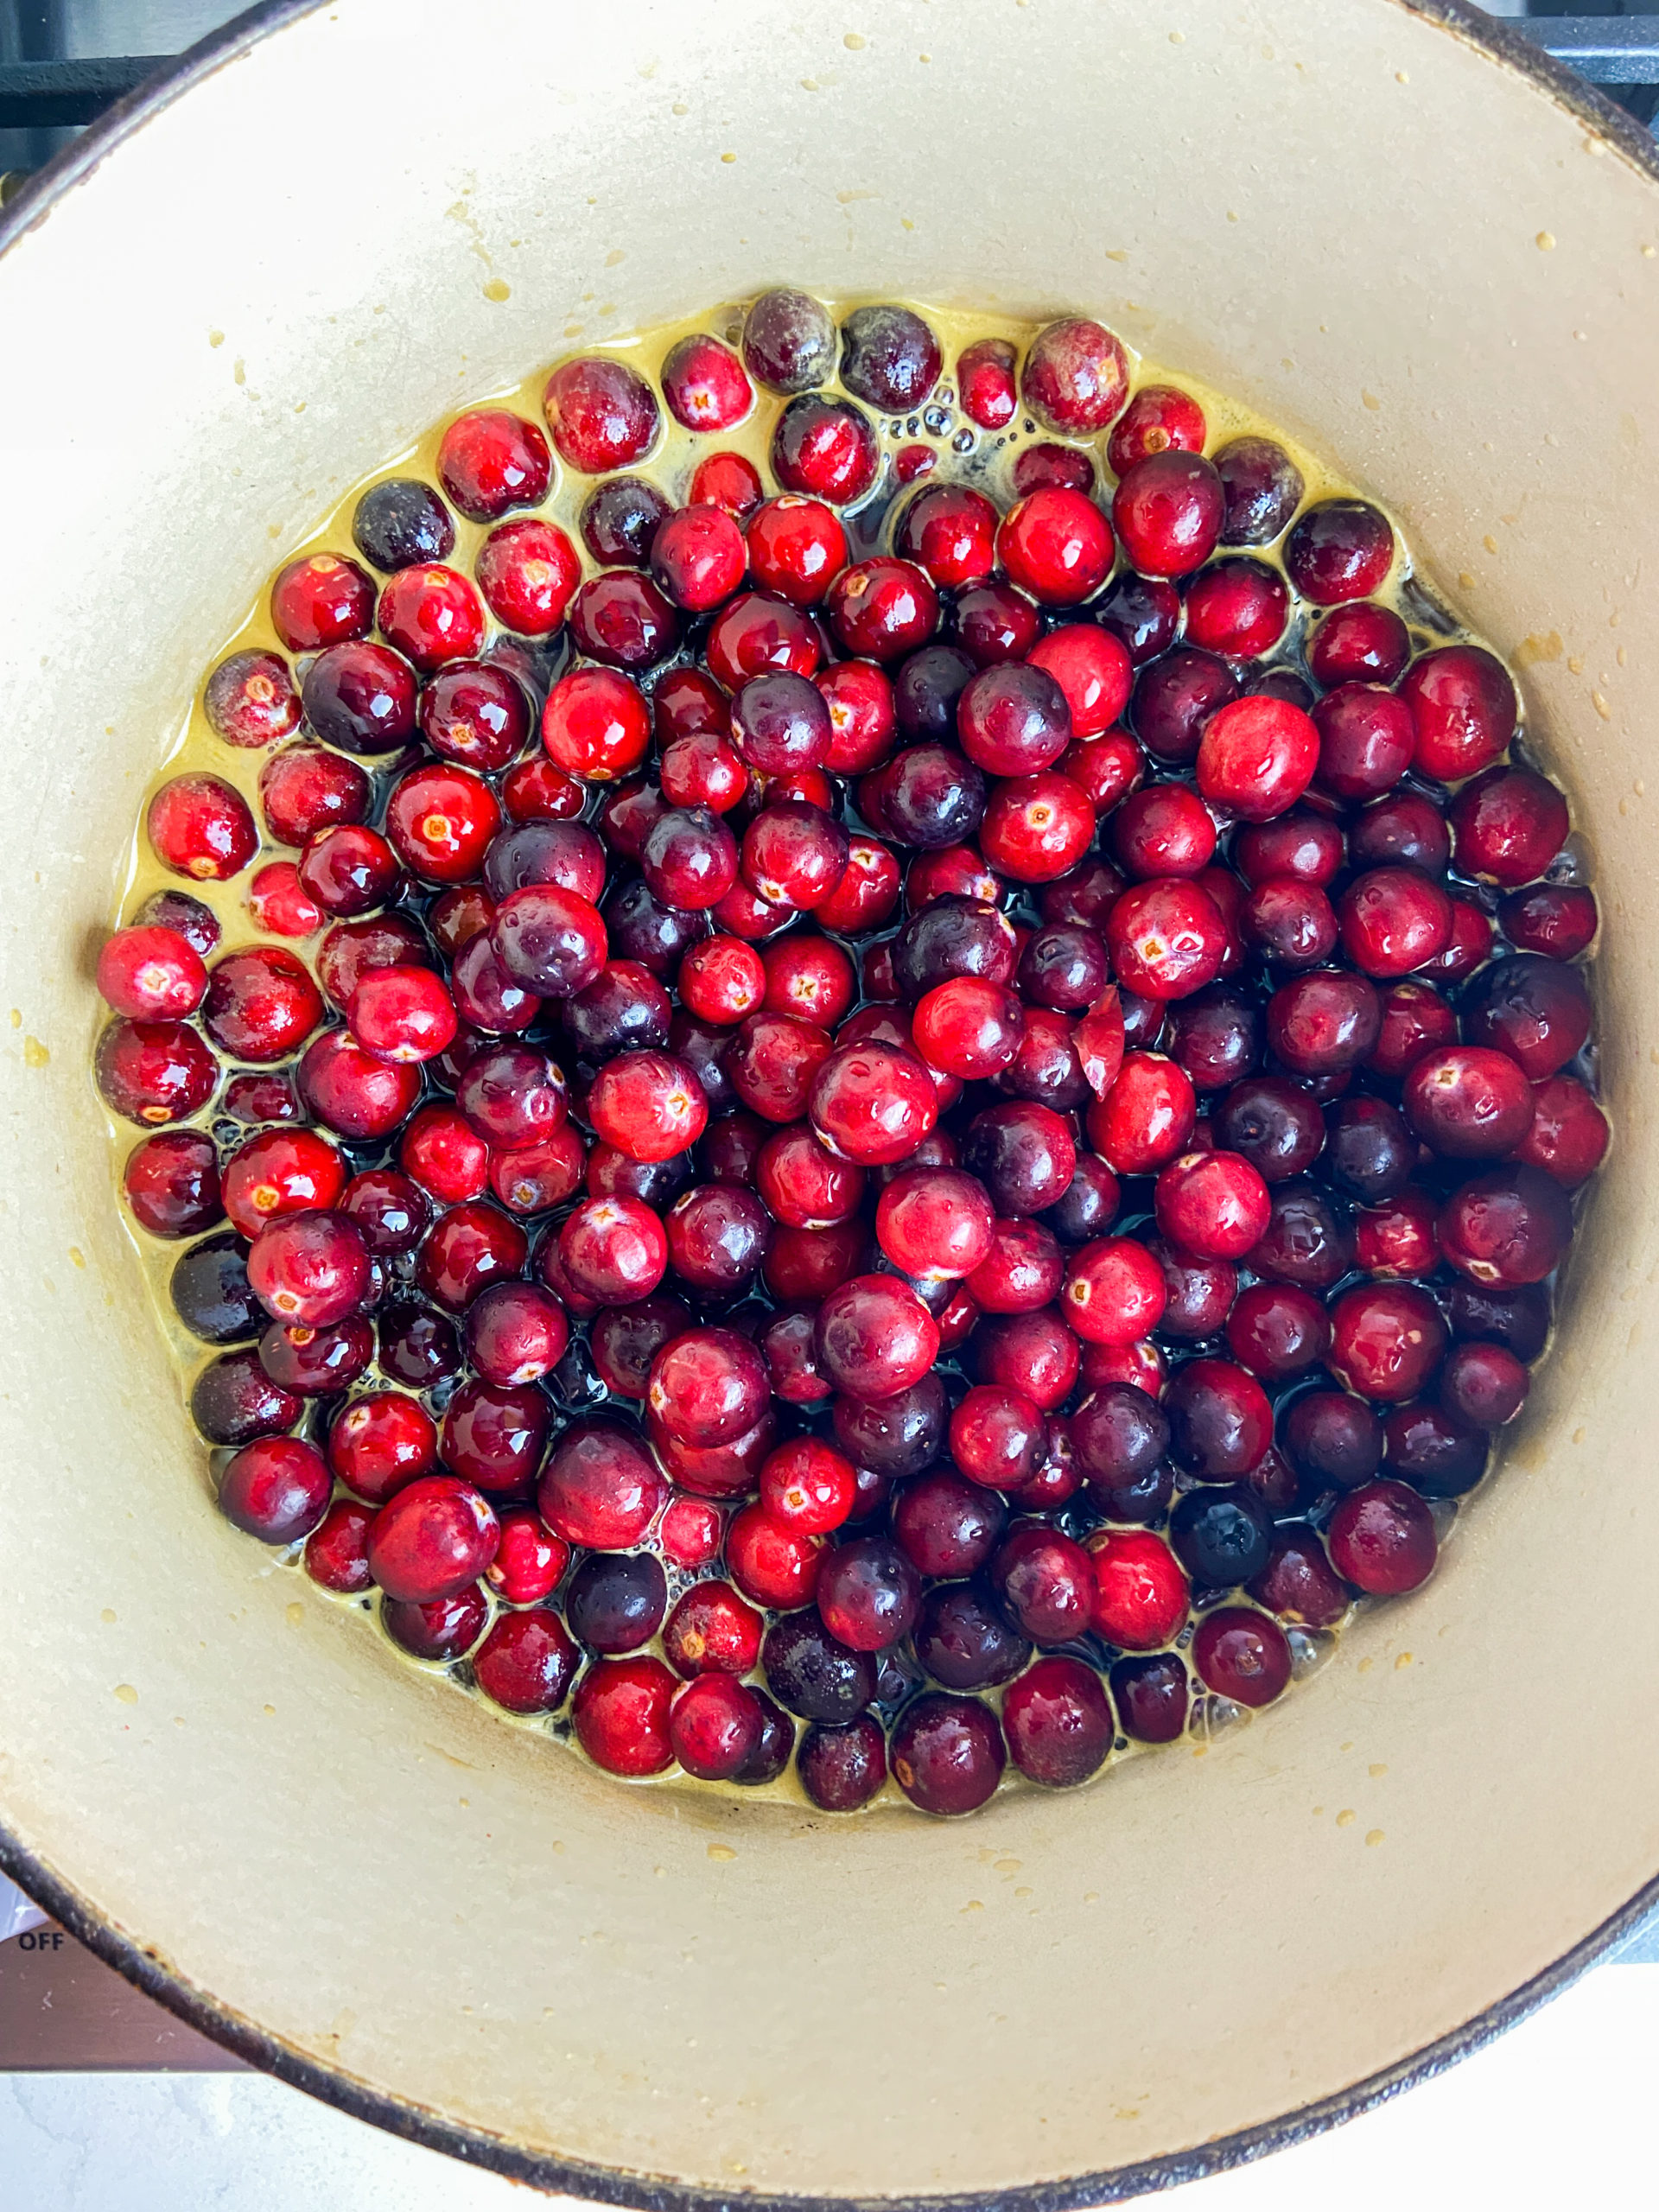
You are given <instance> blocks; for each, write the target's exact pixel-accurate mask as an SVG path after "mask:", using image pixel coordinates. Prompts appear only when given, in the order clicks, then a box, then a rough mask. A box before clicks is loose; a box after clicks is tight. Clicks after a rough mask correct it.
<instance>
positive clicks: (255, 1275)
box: [248, 1209, 371, 1329]
mask: <svg viewBox="0 0 1659 2212" xmlns="http://www.w3.org/2000/svg"><path fill="white" fill-rule="evenodd" d="M248 1281H249V1283H250V1284H251V1287H252V1289H253V1294H254V1295H255V1297H256V1298H257V1300H259V1303H260V1304H261V1305H262V1306H264V1309H265V1311H266V1312H267V1313H269V1314H270V1315H271V1316H272V1317H273V1319H276V1320H278V1321H293V1322H297V1323H300V1324H302V1325H304V1326H305V1327H308V1328H312V1329H324V1328H327V1326H328V1325H330V1323H332V1322H334V1321H343V1320H344V1319H346V1316H347V1314H349V1313H355V1312H356V1311H357V1309H358V1308H359V1306H361V1305H362V1304H363V1303H364V1300H365V1298H366V1296H367V1294H368V1291H369V1286H370V1281H371V1274H370V1265H369V1254H368V1247H367V1246H366V1245H365V1243H364V1242H363V1237H362V1233H361V1231H360V1230H359V1229H358V1226H357V1224H356V1223H355V1222H353V1221H352V1220H350V1219H348V1218H347V1217H346V1215H344V1214H340V1213H330V1212H325V1211H321V1210H320V1209H319V1210H314V1211H307V1212H305V1213H294V1214H287V1215H283V1216H282V1217H279V1218H277V1219H276V1220H274V1221H270V1222H268V1223H267V1224H266V1225H265V1227H264V1229H262V1230H260V1232H259V1234H258V1236H256V1237H255V1239H254V1240H253V1249H251V1252H250V1253H249V1254H248Z"/></svg>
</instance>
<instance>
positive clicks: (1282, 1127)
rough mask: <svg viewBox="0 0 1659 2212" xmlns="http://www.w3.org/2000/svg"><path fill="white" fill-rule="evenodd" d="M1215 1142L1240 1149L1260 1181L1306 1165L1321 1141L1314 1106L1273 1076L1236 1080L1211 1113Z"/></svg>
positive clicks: (1302, 1169)
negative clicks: (1213, 1114)
mask: <svg viewBox="0 0 1659 2212" xmlns="http://www.w3.org/2000/svg"><path fill="white" fill-rule="evenodd" d="M1215 1137H1216V1141H1217V1144H1219V1145H1222V1146H1224V1147H1226V1148H1227V1149H1228V1150H1230V1151H1233V1152H1237V1153H1242V1154H1243V1156H1244V1158H1245V1159H1246V1160H1249V1163H1250V1165H1251V1166H1253V1167H1254V1168H1255V1171H1256V1173H1258V1174H1259V1175H1260V1176H1261V1177H1262V1179H1263V1180H1264V1181H1265V1182H1268V1183H1281V1182H1283V1181H1285V1180H1286V1179H1287V1178H1288V1177H1290V1176H1293V1175H1300V1174H1302V1173H1305V1172H1306V1169H1307V1168H1309V1167H1310V1166H1312V1165H1313V1161H1314V1160H1316V1159H1317V1158H1318V1157H1319V1151H1320V1148H1321V1147H1322V1146H1323V1144H1324V1142H1325V1128H1324V1124H1323V1122H1322V1121H1321V1119H1320V1116H1319V1108H1318V1107H1317V1105H1316V1104H1315V1103H1314V1102H1313V1099H1312V1098H1310V1097H1309V1096H1308V1094H1307V1093H1306V1091H1305V1090H1300V1088H1299V1087H1298V1086H1297V1085H1295V1084H1289V1083H1286V1082H1284V1081H1282V1080H1281V1078H1279V1077H1274V1076H1256V1077H1250V1078H1249V1079H1247V1080H1246V1081H1244V1082H1242V1083H1239V1084H1235V1085H1234V1087H1233V1088H1232V1090H1230V1091H1229V1092H1228V1094H1227V1096H1226V1097H1225V1098H1224V1100H1223V1102H1222V1104H1221V1107H1220V1109H1219V1111H1218V1113H1217V1116H1216V1117H1215Z"/></svg>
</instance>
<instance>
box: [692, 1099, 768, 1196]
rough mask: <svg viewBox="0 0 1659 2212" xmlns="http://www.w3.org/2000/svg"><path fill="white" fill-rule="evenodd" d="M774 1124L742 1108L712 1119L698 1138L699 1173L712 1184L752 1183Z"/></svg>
mask: <svg viewBox="0 0 1659 2212" xmlns="http://www.w3.org/2000/svg"><path fill="white" fill-rule="evenodd" d="M772 1133H773V1124H772V1123H771V1122H763V1121H762V1120H761V1119H760V1116H759V1115H758V1114H750V1113H747V1112H745V1111H743V1110H742V1109H739V1111H738V1112H736V1113H735V1114H725V1115H722V1116H721V1117H720V1119H719V1120H718V1121H711V1122H709V1126H708V1128H706V1129H705V1130H704V1131H703V1133H702V1136H701V1137H700V1138H699V1139H698V1141H697V1167H698V1172H699V1173H701V1174H702V1175H704V1176H706V1177H707V1179H709V1182H711V1183H753V1180H754V1163H755V1161H756V1160H758V1159H759V1158H760V1147H761V1146H762V1145H763V1144H765V1142H766V1139H767V1138H768V1137H769V1136H771V1135H772Z"/></svg>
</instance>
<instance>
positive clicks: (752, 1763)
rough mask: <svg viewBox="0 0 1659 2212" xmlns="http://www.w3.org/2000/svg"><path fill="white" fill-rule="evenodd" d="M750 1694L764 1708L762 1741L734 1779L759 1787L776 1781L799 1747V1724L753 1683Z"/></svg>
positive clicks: (742, 1783) (761, 1721) (761, 1717)
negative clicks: (797, 1729) (796, 1727)
mask: <svg viewBox="0 0 1659 2212" xmlns="http://www.w3.org/2000/svg"><path fill="white" fill-rule="evenodd" d="M749 1694H750V1696H751V1697H752V1698H753V1700H754V1701H755V1703H756V1704H757V1705H758V1706H759V1707H760V1742H759V1743H758V1744H757V1745H755V1747H754V1749H753V1751H751V1752H750V1754H749V1756H748V1758H747V1759H745V1760H744V1762H743V1764H742V1765H741V1767H739V1769H738V1770H737V1772H736V1773H735V1774H734V1775H733V1776H732V1777H731V1778H732V1780H733V1781H734V1782H735V1783H738V1784H739V1785H740V1786H741V1788H743V1789H760V1787H761V1786H762V1785H763V1784H764V1783H768V1782H776V1781H777V1779H778V1777H779V1775H780V1774H781V1773H782V1772H783V1771H784V1770H785V1767H787V1765H788V1764H789V1761H790V1755H791V1752H792V1751H794V1749H795V1723H794V1722H793V1721H792V1720H791V1719H790V1717H789V1715H788V1714H787V1713H785V1712H783V1711H781V1710H780V1709H779V1707H777V1706H775V1705H774V1704H773V1703H772V1700H771V1699H770V1698H769V1697H768V1696H767V1695H766V1692H765V1691H764V1690H758V1689H755V1688H753V1685H751V1687H750V1689H749Z"/></svg>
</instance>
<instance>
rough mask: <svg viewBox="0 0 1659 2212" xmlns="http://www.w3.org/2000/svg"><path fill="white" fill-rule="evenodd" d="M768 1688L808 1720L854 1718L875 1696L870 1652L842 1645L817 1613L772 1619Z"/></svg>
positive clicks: (765, 1655) (766, 1657) (764, 1656)
mask: <svg viewBox="0 0 1659 2212" xmlns="http://www.w3.org/2000/svg"><path fill="white" fill-rule="evenodd" d="M761 1664H762V1666H763V1668H764V1669H765V1672H766V1685H767V1688H769V1689H770V1690H771V1691H772V1694H773V1695H774V1696H775V1697H776V1698H778V1700H779V1702H780V1703H782V1704H784V1705H785V1706H787V1707H788V1708H789V1710H790V1711H791V1713H798V1714H799V1715H800V1717H801V1719H804V1720H816V1721H819V1722H823V1723H828V1724H830V1725H834V1724H836V1723H837V1722H842V1721H848V1720H851V1719H854V1718H855V1715H857V1714H858V1713H860V1712H861V1711H862V1709H863V1708H864V1707H866V1706H867V1705H868V1704H869V1703H870V1701H871V1700H872V1699H873V1698H874V1694H875V1689H876V1669H875V1663H874V1660H873V1659H872V1658H871V1657H870V1656H869V1653H868V1651H864V1650H855V1649H853V1648H852V1647H851V1646H849V1645H847V1644H844V1643H840V1642H839V1641H838V1640H837V1639H836V1637H835V1636H834V1635H833V1634H832V1633H831V1632H830V1630H829V1629H827V1628H826V1627H825V1626H824V1624H823V1620H822V1618H820V1616H819V1615H818V1614H817V1612H816V1611H813V1612H797V1613H791V1614H788V1615H786V1616H785V1618H783V1619H782V1620H778V1621H774V1622H773V1623H772V1626H771V1627H770V1628H769V1629H768V1630H766V1641H765V1643H764V1644H763V1646H762V1648H761Z"/></svg>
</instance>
